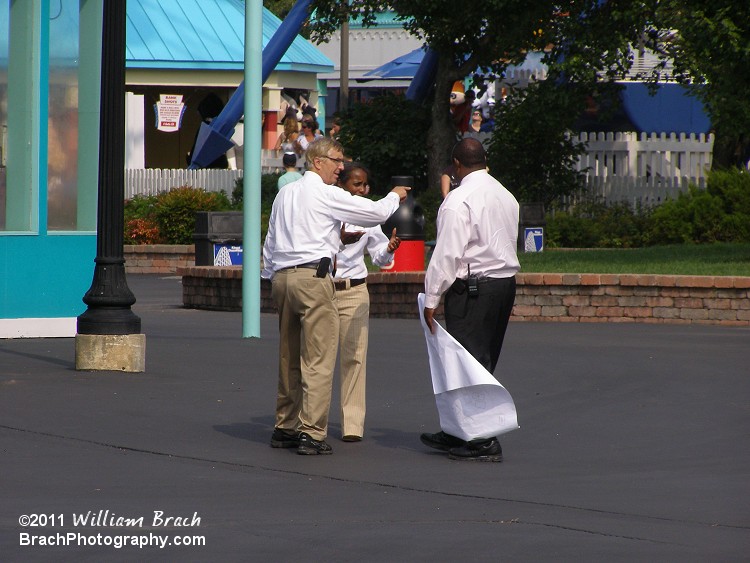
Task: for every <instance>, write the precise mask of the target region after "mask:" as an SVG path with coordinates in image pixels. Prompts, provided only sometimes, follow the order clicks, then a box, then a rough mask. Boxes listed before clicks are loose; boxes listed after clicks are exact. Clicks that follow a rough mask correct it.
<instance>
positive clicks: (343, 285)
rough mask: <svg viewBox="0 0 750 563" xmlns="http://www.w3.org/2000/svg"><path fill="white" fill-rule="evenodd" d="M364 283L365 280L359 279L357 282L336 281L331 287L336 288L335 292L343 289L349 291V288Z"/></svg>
mask: <svg viewBox="0 0 750 563" xmlns="http://www.w3.org/2000/svg"><path fill="white" fill-rule="evenodd" d="M366 281H367V278H361V279H358V280H351V279H349V280H337V281H334V282H333V285H334V286H335V287H336V291H343V290H345V289H349V288H350V287H357V286H358V285H362V284H363V283H365V282H366ZM347 282H348V283H347Z"/></svg>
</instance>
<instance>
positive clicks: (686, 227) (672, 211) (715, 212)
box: [652, 169, 750, 244]
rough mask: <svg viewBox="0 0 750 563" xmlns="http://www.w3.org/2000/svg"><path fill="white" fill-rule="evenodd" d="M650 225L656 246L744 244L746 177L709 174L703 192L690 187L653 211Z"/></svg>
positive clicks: (748, 204)
mask: <svg viewBox="0 0 750 563" xmlns="http://www.w3.org/2000/svg"><path fill="white" fill-rule="evenodd" d="M652 221H653V223H652V238H653V239H654V242H655V243H659V244H669V243H710V242H744V241H748V240H750V174H748V173H747V172H745V171H742V170H739V169H730V170H715V171H712V172H711V173H710V174H709V175H708V180H707V187H706V189H705V190H701V189H698V188H696V187H693V186H691V187H690V189H689V190H688V192H686V193H681V194H680V195H679V196H678V197H677V199H673V200H670V201H667V202H665V203H663V204H662V205H660V206H659V207H657V208H656V209H655V210H654V212H653V217H652Z"/></svg>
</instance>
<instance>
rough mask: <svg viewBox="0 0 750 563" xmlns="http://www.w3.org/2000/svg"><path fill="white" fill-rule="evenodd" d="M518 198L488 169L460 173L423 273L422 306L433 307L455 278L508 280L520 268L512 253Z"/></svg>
mask: <svg viewBox="0 0 750 563" xmlns="http://www.w3.org/2000/svg"><path fill="white" fill-rule="evenodd" d="M517 239H518V202H517V201H516V198H515V197H513V194H511V193H510V192H509V191H508V190H507V189H505V187H503V185H502V184H501V183H500V182H498V181H497V180H495V178H493V177H492V176H490V175H489V174H488V173H487V171H486V170H476V171H474V172H472V173H470V174H468V175H467V176H466V177H464V179H463V181H462V182H461V185H460V186H459V187H458V188H456V189H455V190H452V191H451V192H450V193H449V194H448V197H446V198H445V200H443V203H442V205H441V206H440V209H439V210H438V217H437V239H436V243H435V250H434V251H433V253H432V257H431V258H430V264H429V266H428V267H427V273H426V274H425V282H424V283H425V307H428V308H431V309H434V308H436V307H437V306H438V305H439V304H440V297H441V296H442V295H443V293H445V291H446V290H447V289H448V288H449V287H450V286H451V284H453V282H454V281H455V280H456V278H461V279H466V278H467V277H468V275H469V269H471V274H472V275H474V274H476V275H477V276H479V277H489V278H509V277H512V276H514V275H515V274H516V272H517V271H518V270H519V269H520V267H521V266H520V264H519V262H518V256H517V255H516V241H517Z"/></svg>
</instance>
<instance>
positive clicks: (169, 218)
mask: <svg viewBox="0 0 750 563" xmlns="http://www.w3.org/2000/svg"><path fill="white" fill-rule="evenodd" d="M228 209H231V204H230V202H229V198H228V197H227V195H226V194H225V193H224V192H207V191H205V190H204V189H202V188H193V187H190V186H182V187H180V188H174V189H172V190H170V191H168V192H164V193H161V194H159V195H156V196H135V197H133V199H130V200H128V201H126V202H125V208H124V218H125V243H126V244H145V243H146V241H154V240H158V241H159V242H161V243H164V244H193V233H194V232H195V214H196V212H198V211H226V210H228ZM139 220H140V221H139ZM154 226H156V227H157V228H158V234H157V233H155V232H153V227H154Z"/></svg>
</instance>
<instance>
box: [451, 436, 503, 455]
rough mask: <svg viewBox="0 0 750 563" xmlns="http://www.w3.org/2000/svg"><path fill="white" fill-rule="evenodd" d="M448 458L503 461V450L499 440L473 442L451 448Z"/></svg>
mask: <svg viewBox="0 0 750 563" xmlns="http://www.w3.org/2000/svg"><path fill="white" fill-rule="evenodd" d="M448 457H449V458H450V459H458V460H462V461H503V449H502V448H501V447H500V442H498V441H497V438H491V439H489V440H487V439H480V440H472V441H471V442H466V443H465V444H464V445H463V446H460V447H458V448H451V449H450V453H449V454H448Z"/></svg>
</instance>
